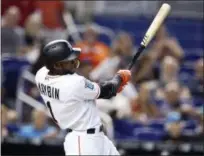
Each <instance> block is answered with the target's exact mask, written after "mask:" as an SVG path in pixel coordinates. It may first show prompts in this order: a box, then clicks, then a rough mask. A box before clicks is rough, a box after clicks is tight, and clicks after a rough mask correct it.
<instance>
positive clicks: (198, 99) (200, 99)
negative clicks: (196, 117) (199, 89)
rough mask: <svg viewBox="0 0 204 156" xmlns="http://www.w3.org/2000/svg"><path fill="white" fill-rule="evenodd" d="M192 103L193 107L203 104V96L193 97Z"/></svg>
mask: <svg viewBox="0 0 204 156" xmlns="http://www.w3.org/2000/svg"><path fill="white" fill-rule="evenodd" d="M193 104H194V106H195V107H201V106H204V98H203V97H195V98H193Z"/></svg>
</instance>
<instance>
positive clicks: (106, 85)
mask: <svg viewBox="0 0 204 156" xmlns="http://www.w3.org/2000/svg"><path fill="white" fill-rule="evenodd" d="M121 82H122V79H121V77H120V76H119V75H116V76H114V77H113V78H112V80H110V81H105V82H101V83H99V86H100V89H101V93H100V95H99V97H98V99H110V98H112V97H114V96H116V94H117V90H118V88H119V87H120V84H121Z"/></svg>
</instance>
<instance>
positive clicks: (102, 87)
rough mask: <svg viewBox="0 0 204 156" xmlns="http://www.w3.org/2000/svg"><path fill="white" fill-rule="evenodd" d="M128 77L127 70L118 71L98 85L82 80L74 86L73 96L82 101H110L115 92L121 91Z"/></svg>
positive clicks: (128, 72)
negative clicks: (108, 79)
mask: <svg viewBox="0 0 204 156" xmlns="http://www.w3.org/2000/svg"><path fill="white" fill-rule="evenodd" d="M130 76H131V73H130V71H129V70H119V71H118V72H117V74H116V75H115V76H114V77H113V78H112V79H111V80H110V81H105V82H101V83H99V84H97V83H95V82H91V81H89V80H87V79H85V78H83V79H81V81H80V82H79V83H77V84H76V91H75V95H76V96H77V98H79V99H83V100H94V99H99V98H100V99H110V98H111V97H113V96H116V94H117V92H120V91H122V89H123V88H124V86H125V85H126V84H127V82H128V81H129V80H130Z"/></svg>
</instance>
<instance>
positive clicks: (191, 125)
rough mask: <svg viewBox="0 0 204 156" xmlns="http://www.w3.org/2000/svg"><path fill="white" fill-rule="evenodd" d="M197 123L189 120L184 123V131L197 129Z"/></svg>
mask: <svg viewBox="0 0 204 156" xmlns="http://www.w3.org/2000/svg"><path fill="white" fill-rule="evenodd" d="M197 125H198V123H197V122H196V121H194V120H189V121H186V122H185V125H184V130H195V129H196V128H197Z"/></svg>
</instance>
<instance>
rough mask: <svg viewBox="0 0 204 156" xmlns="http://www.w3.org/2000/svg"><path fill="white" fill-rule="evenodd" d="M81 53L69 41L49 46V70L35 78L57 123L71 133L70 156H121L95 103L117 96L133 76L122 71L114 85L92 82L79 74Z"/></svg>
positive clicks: (67, 147) (67, 149)
mask: <svg viewBox="0 0 204 156" xmlns="http://www.w3.org/2000/svg"><path fill="white" fill-rule="evenodd" d="M80 51H81V50H80V49H79V48H72V46H71V45H70V44H69V43H68V42H67V41H66V40H54V41H52V42H50V43H48V44H47V45H46V46H45V47H44V49H43V55H44V57H45V66H44V67H42V68H41V69H39V71H38V72H37V74H36V77H35V80H36V84H37V87H38V89H39V91H40V94H41V96H42V98H43V100H44V102H45V103H46V105H47V108H48V109H49V111H50V114H51V115H52V118H53V120H54V121H55V122H56V123H57V124H58V125H59V127H60V128H61V129H63V130H66V132H67V135H66V137H65V141H64V150H65V154H66V155H119V153H118V151H117V149H116V148H115V146H114V145H113V143H112V142H111V141H110V140H109V139H108V138H107V137H106V136H105V135H104V133H103V126H102V122H101V120H100V117H99V113H98V110H97V108H96V102H95V101H96V99H100V98H101V99H109V98H111V97H114V96H116V94H117V93H118V92H120V91H121V90H122V89H123V88H124V86H125V85H126V84H127V82H128V81H129V80H130V77H131V73H130V71H129V70H119V71H118V72H117V74H116V75H115V76H114V77H113V78H112V79H111V80H110V81H105V82H101V83H98V84H97V83H95V82H91V81H89V80H87V79H86V78H85V77H83V76H80V75H78V74H77V73H76V70H77V68H78V67H79V64H80V61H79V60H78V57H79V55H80ZM39 120H40V119H39Z"/></svg>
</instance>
